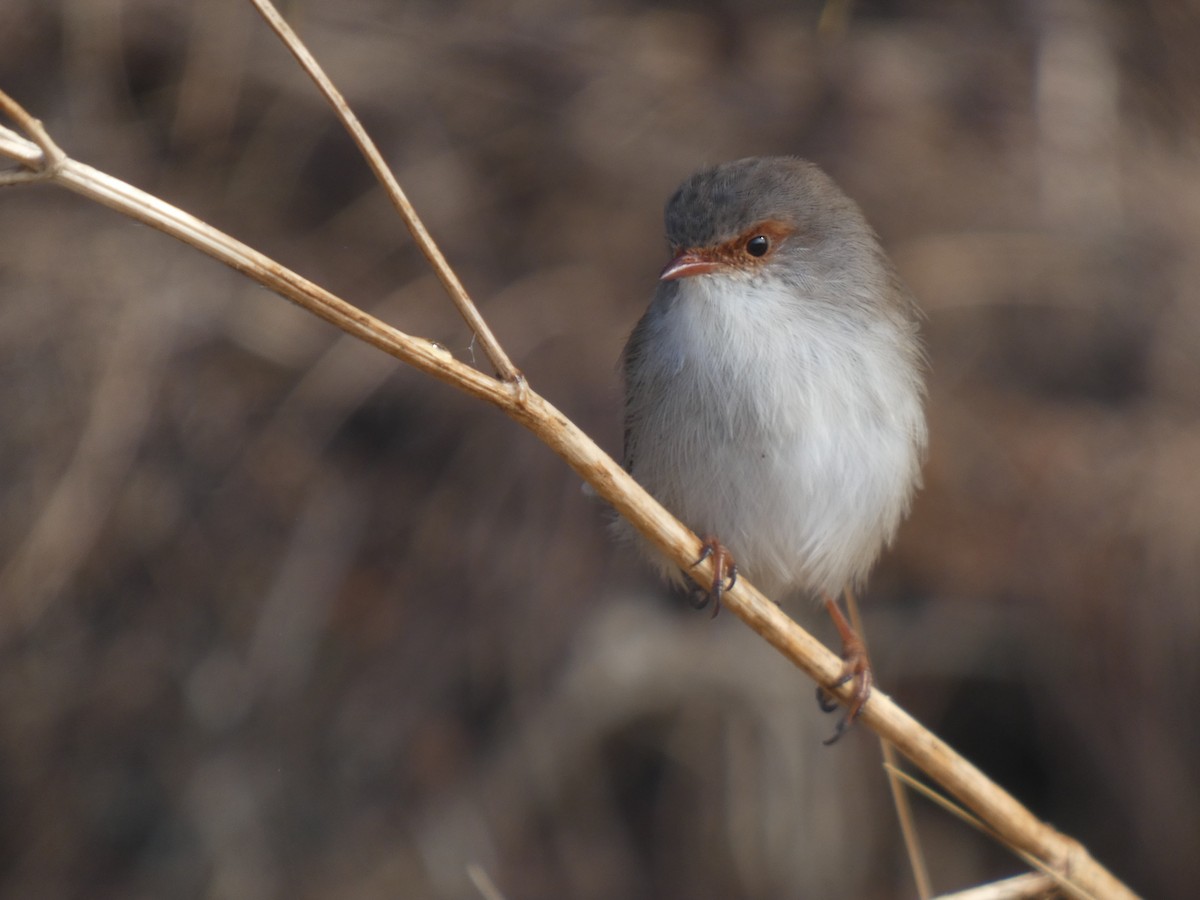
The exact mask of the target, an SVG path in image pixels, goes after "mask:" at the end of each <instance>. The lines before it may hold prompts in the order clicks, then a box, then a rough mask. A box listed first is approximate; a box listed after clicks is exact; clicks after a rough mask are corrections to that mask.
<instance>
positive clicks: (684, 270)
mask: <svg viewBox="0 0 1200 900" xmlns="http://www.w3.org/2000/svg"><path fill="white" fill-rule="evenodd" d="M719 267H720V264H719V263H718V262H717V261H716V260H714V259H712V258H711V257H709V256H707V255H706V254H705V253H704V251H703V250H684V251H683V252H681V253H678V254H676V256H675V258H674V259H673V260H671V261H670V262H669V263H667V267H666V268H665V269H663V270H662V274H661V275H659V276H658V280H659V281H674V280H675V279H677V278H690V277H692V276H693V275H707V274H708V273H710V272H715V271H716V270H717V269H718V268H719Z"/></svg>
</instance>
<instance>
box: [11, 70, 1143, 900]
mask: <svg viewBox="0 0 1200 900" xmlns="http://www.w3.org/2000/svg"><path fill="white" fill-rule="evenodd" d="M4 96H5V95H3V92H0V98H3V97H4ZM14 142H15V143H14ZM26 144H27V146H21V139H20V136H19V135H16V134H14V133H13V132H11V131H9V130H8V129H4V128H0V149H2V148H3V147H6V146H16V147H17V148H18V150H17V153H16V154H15V155H14V156H13V157H12V158H13V159H16V160H17V161H18V162H21V161H23V160H24V161H27V160H28V159H29V158H30V157H29V148H35V149H36V145H34V144H33V143H31V142H26ZM37 159H38V162H36V163H32V164H30V163H28V162H26V165H29V166H30V167H31V168H33V169H35V170H36V169H41V170H42V171H44V172H46V173H47V175H48V176H49V177H50V178H51V180H52V181H54V182H55V183H56V184H60V185H62V186H63V187H66V188H67V189H69V190H72V191H75V192H76V193H79V194H82V195H84V196H86V197H90V198H92V199H94V200H96V201H97V202H99V203H103V204H104V205H106V206H109V207H111V208H113V209H115V210H117V211H119V212H121V213H123V214H125V215H127V216H130V217H132V218H134V219H136V220H138V221H140V222H144V223H146V224H148V225H151V226H152V227H154V228H157V229H159V230H160V231H163V232H165V233H167V234H170V235H171V236H173V237H175V238H178V239H179V240H181V241H184V242H185V243H188V244H190V245H192V246H194V247H196V248H197V249H199V250H201V251H203V252H204V253H206V254H208V255H209V256H212V257H213V258H215V259H217V260H219V261H221V262H224V263H225V264H226V265H229V266H231V267H233V268H235V269H237V270H238V271H240V272H243V273H245V274H246V275H248V276H249V277H251V278H253V279H254V280H255V281H257V282H259V283H260V284H262V285H264V286H266V287H268V288H270V289H271V290H273V291H275V292H277V293H279V294H281V295H282V296H284V297H285V298H287V299H289V300H291V301H292V302H294V303H296V304H298V305H300V306H302V307H304V308H305V309H308V310H309V311H311V312H313V313H314V314H315V315H317V316H320V317H321V318H322V319H325V320H326V321H328V322H331V323H332V324H334V325H336V326H337V327H339V328H341V329H342V330H344V331H346V332H347V333H348V334H352V335H354V336H355V337H358V338H360V339H361V340H364V341H366V342H367V343H369V344H371V345H372V346H375V347H378V348H380V349H381V350H383V351H384V352H386V353H390V354H391V355H392V356H394V357H396V358H397V359H400V360H402V361H404V362H407V363H409V364H410V365H412V366H414V367H416V368H418V369H420V370H421V371H423V372H425V373H427V374H429V375H432V376H433V377H435V378H438V379H440V380H441V381H444V382H446V383H448V384H451V385H453V386H455V387H457V388H459V389H460V390H462V391H464V392H466V393H468V394H470V395H471V396H474V397H478V398H480V399H483V400H487V401H488V402H489V403H492V404H494V405H495V406H497V407H499V408H500V409H501V410H502V411H503V412H504V413H505V414H507V415H508V416H509V417H510V418H512V419H513V420H514V421H516V422H518V423H519V424H521V425H523V426H524V427H526V428H528V429H529V430H530V431H531V432H533V433H534V435H536V436H537V437H538V438H539V439H540V440H541V441H542V442H543V443H544V444H546V445H547V446H548V447H549V448H550V449H551V450H553V451H554V452H555V453H556V454H558V456H560V457H561V458H562V459H563V460H564V461H565V462H566V463H567V464H568V465H569V466H571V468H572V469H574V470H575V472H576V473H578V474H579V476H580V477H581V478H583V479H584V480H585V481H586V482H587V483H588V484H590V485H591V486H592V487H593V488H594V489H595V491H596V493H597V494H599V495H600V496H601V497H603V498H604V499H605V500H606V501H608V502H609V503H610V504H611V505H612V506H613V507H614V508H615V509H616V510H617V512H618V513H620V514H621V515H622V516H624V517H625V518H626V519H628V520H629V522H630V523H631V524H632V525H633V526H634V527H635V528H637V529H638V531H639V532H641V533H642V534H643V535H644V536H645V537H646V539H647V540H649V541H650V542H651V543H652V544H653V545H654V546H655V547H657V548H658V549H659V550H660V551H661V552H662V553H663V554H664V555H665V556H667V557H668V558H670V559H673V560H674V561H675V562H676V563H677V564H679V566H680V567H681V568H683V569H685V570H686V571H689V572H690V573H691V574H692V576H693V577H694V578H696V579H697V583H698V584H701V585H703V584H706V583H711V580H712V578H713V575H714V573H713V571H712V563H711V561H706V562H705V563H703V564H701V565H699V566H693V565H692V564H693V561H694V560H695V559H697V558H698V557H699V555H700V552H701V542H700V540H699V538H697V537H696V535H695V534H693V533H692V532H691V531H690V530H689V529H688V528H687V527H686V526H684V525H683V524H682V523H681V522H680V521H679V520H678V519H676V518H675V517H674V516H673V515H671V513H669V512H668V511H667V510H666V509H665V508H663V507H662V506H661V505H660V504H659V503H658V502H657V501H656V500H655V499H654V498H653V497H651V496H650V495H649V494H648V493H647V492H646V491H645V490H644V489H643V488H642V487H641V486H640V485H639V484H638V483H637V482H635V481H634V480H633V479H632V477H630V475H629V474H628V473H627V472H626V471H625V470H624V469H623V468H622V467H621V466H620V465H618V464H617V463H616V462H615V461H614V460H613V459H612V457H610V456H608V454H606V453H605V452H604V451H603V450H601V449H600V448H599V447H598V446H597V445H596V443H595V442H594V441H593V440H592V439H591V438H590V437H588V435H587V434H585V433H584V432H583V431H582V430H581V429H580V428H579V427H578V426H577V425H575V423H573V422H572V421H570V420H569V419H568V418H567V417H566V416H564V415H563V414H562V413H561V412H559V411H558V410H557V409H555V408H554V407H553V406H552V405H551V404H550V403H549V402H548V401H546V400H545V399H544V398H543V397H541V396H540V395H538V394H537V393H535V392H534V391H533V390H531V389H528V388H525V389H514V387H513V383H512V382H506V381H501V380H498V379H496V378H493V377H491V376H488V375H485V374H484V373H482V372H480V371H479V370H478V369H476V368H474V367H472V366H468V365H466V364H465V363H461V362H459V361H458V360H456V359H454V358H453V357H452V356H451V355H450V354H449V353H448V352H447V351H446V350H445V349H444V348H442V347H440V346H439V345H437V344H435V343H434V342H433V341H429V340H426V339H424V338H418V337H413V336H411V335H407V334H404V333H403V332H401V331H398V330H397V329H395V328H392V327H391V326H390V325H387V324H386V323H384V322H381V321H380V320H378V319H376V318H375V317H373V316H370V315H368V314H367V313H364V312H363V311H361V310H359V309H357V308H356V307H354V306H351V305H350V304H348V303H346V302H345V301H344V300H342V299H340V298H338V297H336V296H334V295H333V294H331V293H330V292H329V291H327V290H325V289H324V288H321V287H319V286H318V285H316V284H313V283H312V282H311V281H308V280H307V279H305V278H303V277H302V276H300V275H298V274H296V273H295V272H292V271H291V270H290V269H287V268H285V267H284V266H281V265H280V264H279V263H277V262H275V261H274V260H272V259H270V258H269V257H267V256H265V255H263V254H261V253H259V252H258V251H256V250H254V249H253V248H251V247H248V246H247V245H245V244H243V243H241V242H240V241H237V240H236V239H234V238H232V237H230V236H229V235H226V234H224V233H222V232H220V231H218V230H217V229H215V228H213V227H211V226H210V225H207V224H206V223H204V222H202V221H201V220H199V219H197V218H196V217H195V216H192V215H190V214H188V213H186V212H184V211H182V210H180V209H178V208H176V207H174V206H171V205H170V204H168V203H165V202H163V201H162V200H160V199H159V198H157V197H154V196H152V195H150V194H147V193H145V192H144V191H141V190H138V189H137V188H135V187H132V186H131V185H128V184H125V183H124V182H122V181H119V180H118V179H116V178H113V177H111V176H109V175H106V174H104V173H102V172H99V171H97V170H96V169H93V168H91V167H90V166H86V165H84V164H82V163H79V162H75V161H74V160H71V159H62V160H61V161H58V162H57V163H55V161H54V160H52V159H51V158H50V155H49V154H47V153H45V152H39V153H38V155H37ZM724 604H725V607H726V608H727V609H728V610H729V611H730V612H732V613H733V614H734V615H736V616H738V618H740V619H741V620H742V621H743V622H745V623H746V624H747V625H748V626H749V627H750V628H752V629H753V630H754V631H756V632H758V634H759V635H760V636H761V637H762V638H763V639H764V640H766V641H767V642H768V643H770V644H771V645H772V646H773V647H775V648H776V649H777V650H778V651H779V652H780V653H782V654H783V655H784V656H785V657H787V658H788V659H789V660H790V661H791V662H792V663H793V664H794V665H796V666H797V667H798V668H800V669H801V670H802V671H804V672H805V673H806V674H808V675H809V677H811V678H812V679H813V680H815V681H816V682H817V683H818V684H820V685H822V686H824V687H825V688H826V689H827V690H829V691H830V692H831V693H832V694H834V695H835V696H837V697H838V698H839V699H840V700H841V701H842V702H843V703H847V702H849V701H850V700H851V699H852V695H853V686H852V685H850V684H843V685H842V686H840V687H834V686H833V685H834V683H835V682H836V681H837V680H838V677H839V675H840V673H841V669H842V661H841V659H840V658H839V657H838V656H837V655H835V654H834V653H832V652H831V651H830V650H829V649H827V648H826V647H825V646H824V645H822V644H821V643H820V642H819V641H818V640H816V638H814V637H813V636H812V635H810V634H809V633H808V632H807V631H805V630H804V629H803V628H801V627H800V626H799V625H797V624H796V623H795V622H793V621H792V620H791V619H790V618H788V617H787V615H785V614H784V613H783V611H782V610H781V609H780V608H779V607H778V606H777V605H776V604H774V603H773V602H771V601H770V600H769V599H767V598H766V597H765V596H763V595H762V594H761V593H759V591H758V590H757V589H756V588H754V587H753V586H752V585H751V584H750V583H749V582H748V581H746V580H745V579H738V582H737V584H736V585H735V586H734V587H733V588H732V589H730V590H729V591H728V592H727V593H726V594H725V596H724ZM859 721H861V722H862V724H863V725H864V726H865V727H867V728H870V729H871V730H873V731H875V732H876V733H877V734H879V735H880V736H881V737H883V738H885V739H887V740H888V741H890V742H891V743H892V744H893V745H895V747H896V749H897V750H899V751H900V752H901V753H903V754H904V755H905V756H906V757H908V759H909V760H911V761H912V762H913V763H914V764H915V765H916V766H917V768H919V769H921V770H922V771H924V772H926V773H927V774H928V775H929V776H930V777H931V778H933V779H934V780H935V781H937V782H938V783H939V784H941V785H942V786H943V787H944V788H945V789H946V790H947V791H948V792H950V793H951V794H953V795H954V796H955V797H957V798H958V799H959V800H960V801H962V803H963V804H965V805H966V806H967V807H968V808H970V809H972V810H974V811H975V812H976V813H977V814H978V815H979V816H980V818H981V819H983V820H984V821H986V822H987V823H988V825H989V826H990V827H991V828H992V829H994V830H995V831H996V833H997V834H999V835H1002V836H1003V837H1004V839H1005V840H1006V841H1007V842H1009V843H1010V844H1011V845H1012V846H1014V847H1016V848H1018V849H1019V850H1020V851H1021V852H1022V853H1027V854H1029V855H1030V856H1032V857H1034V858H1036V859H1037V860H1039V861H1041V863H1042V864H1043V865H1045V866H1046V867H1047V868H1048V869H1049V870H1052V871H1053V872H1055V873H1056V875H1058V876H1059V877H1061V878H1063V879H1064V882H1065V883H1069V884H1070V886H1071V887H1070V891H1071V893H1073V895H1075V896H1083V897H1089V896H1091V897H1097V898H1131V897H1133V896H1134V894H1133V893H1132V892H1131V891H1130V890H1129V889H1128V888H1127V887H1125V885H1123V884H1122V883H1121V882H1120V881H1118V880H1117V879H1116V878H1115V877H1113V875H1112V874H1111V873H1109V872H1108V871H1107V870H1106V869H1105V868H1104V867H1103V866H1101V865H1100V864H1099V863H1098V862H1096V861H1095V860H1094V859H1092V857H1091V856H1090V855H1089V854H1088V852H1087V850H1086V849H1085V848H1084V847H1083V846H1082V845H1080V844H1079V843H1078V842H1077V841H1075V840H1073V839H1071V838H1069V837H1067V836H1066V835H1063V834H1060V833H1059V832H1058V831H1056V830H1054V829H1053V828H1051V827H1050V826H1049V825H1046V824H1045V823H1043V822H1041V821H1039V820H1038V819H1037V818H1036V817H1035V816H1034V815H1033V814H1032V813H1030V812H1029V811H1028V810H1027V809H1025V807H1023V806H1022V805H1021V804H1020V803H1018V802H1017V801H1016V800H1015V799H1014V798H1013V797H1012V796H1011V795H1009V794H1008V793H1006V792H1005V791H1004V790H1003V789H1001V788H1000V787H999V786H998V785H996V784H994V783H992V782H991V781H990V780H988V778H987V777H986V776H984V775H983V773H982V772H980V771H979V770H978V769H977V768H975V766H973V765H971V763H970V762H968V761H967V760H966V759H964V758H963V757H962V756H960V755H959V754H957V753H955V752H954V750H953V749H952V748H951V747H950V746H949V745H948V744H946V743H945V742H944V741H942V740H941V739H940V738H938V737H937V736H936V735H934V734H933V733H932V732H930V731H928V730H927V729H925V728H924V727H922V726H921V725H920V724H919V723H918V722H917V721H916V720H915V719H913V718H912V717H911V716H910V715H909V714H908V713H906V712H905V711H904V710H902V709H901V708H900V707H898V706H897V705H896V704H895V703H893V702H892V700H891V698H890V697H888V696H887V694H885V693H883V692H882V691H879V690H876V691H874V692H873V693H872V695H871V699H870V701H869V702H868V703H867V704H866V706H865V707H864V708H863V711H862V714H861V716H860V717H859Z"/></svg>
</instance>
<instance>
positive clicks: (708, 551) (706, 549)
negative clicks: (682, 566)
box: [692, 535, 737, 619]
mask: <svg viewBox="0 0 1200 900" xmlns="http://www.w3.org/2000/svg"><path fill="white" fill-rule="evenodd" d="M710 558H711V559H712V561H713V580H712V585H711V586H710V587H709V589H708V590H707V591H706V590H704V589H703V588H701V589H700V596H699V602H698V603H696V609H704V607H706V606H707V605H708V601H709V600H711V601H712V604H713V611H712V615H713V618H714V619H715V618H716V617H717V613H719V612H720V611H721V596H722V595H723V594H724V593H725V592H726V591H728V590H730V589H731V588H732V587H733V586H734V585H735V584H737V563H735V562H734V561H733V554H732V553H730V552H729V551H728V550H727V549H726V548H725V545H724V544H722V543H721V542H720V541H719V540H717V539H716V538H715V537H713V536H712V535H706V536H705V538H704V543H703V545H702V549H701V551H700V558H699V559H698V560H696V561H695V562H694V563H692V568H693V569H694V568H696V566H698V565H700V563H702V562H704V561H705V560H706V559H710Z"/></svg>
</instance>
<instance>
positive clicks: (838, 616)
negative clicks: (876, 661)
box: [817, 597, 875, 745]
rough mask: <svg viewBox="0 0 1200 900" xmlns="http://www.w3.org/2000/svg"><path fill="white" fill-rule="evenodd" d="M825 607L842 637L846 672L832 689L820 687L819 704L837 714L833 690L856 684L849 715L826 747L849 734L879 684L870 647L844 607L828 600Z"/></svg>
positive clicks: (844, 718) (827, 710)
mask: <svg viewBox="0 0 1200 900" xmlns="http://www.w3.org/2000/svg"><path fill="white" fill-rule="evenodd" d="M825 608H826V609H827V610H828V611H829V615H830V617H831V618H832V619H833V624H834V625H836V626H837V630H838V634H839V635H840V636H841V638H842V671H841V674H840V675H838V677H837V680H836V681H834V682H833V684H832V685H830V686H829V689H827V688H825V687H818V688H817V703H818V704H819V705H820V707H821V710H822V711H823V712H833V711H834V710H835V709H837V707H838V704H837V701H836V700H835V699H834V696H833V693H832V690H831V689H833V688H839V687H841V686H842V685H843V684H847V683H849V684H851V685H853V691H852V693H851V695H850V705H849V706H848V707H847V709H846V714H845V715H844V716H842V719H841V721H840V722H838V724H837V727H836V728H835V729H834V731H833V736H832V737H830V738H829V739H828V740H827V741H825V744H826V745H829V744H832V743H835V742H836V741H837V740H838V738H840V737H841V736H842V735H843V734H845V733H846V730H847V729H848V728H849V727H850V726H851V725H853V724H854V720H855V719H857V718H858V714H859V713H860V712H862V708H863V706H864V705H865V704H866V702H867V699H868V698H869V697H870V696H871V688H872V687H873V686H874V684H875V674H874V672H873V671H872V670H871V660H870V658H869V657H868V656H867V645H866V644H865V643H863V639H862V638H861V637H859V635H858V632H857V631H855V630H854V629H853V628H852V627H851V626H850V623H849V622H848V621H847V620H846V617H845V615H844V614H843V613H842V610H841V608H840V607H839V606H838V605H837V601H835V600H833V599H831V598H829V597H826V598H825Z"/></svg>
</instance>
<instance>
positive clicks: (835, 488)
mask: <svg viewBox="0 0 1200 900" xmlns="http://www.w3.org/2000/svg"><path fill="white" fill-rule="evenodd" d="M836 287H837V286H836V285H835V286H834V289H836ZM842 289H843V290H844V289H845V288H844V287H843V288H842ZM859 312H860V313H861V310H859ZM868 322H869V324H868ZM906 328H907V329H911V323H908V322H906V321H905V320H903V319H902V318H887V317H883V316H879V315H875V316H873V317H867V318H866V319H864V318H862V317H861V316H859V317H858V318H856V317H855V314H854V311H853V309H848V308H847V306H846V304H845V303H843V304H841V305H840V306H839V305H835V304H833V303H824V302H819V301H813V300H812V298H810V299H809V300H805V301H799V300H798V298H797V297H796V296H795V294H794V293H791V292H789V291H786V290H781V289H780V288H778V287H772V286H771V284H770V283H763V282H762V281H761V280H760V281H751V280H749V279H744V280H734V279H732V278H720V279H718V278H712V277H699V278H689V279H686V280H683V281H681V282H680V283H679V289H678V290H677V291H676V292H675V293H674V294H673V295H665V296H661V297H659V298H658V299H656V301H655V303H654V304H652V305H651V308H650V310H649V311H648V313H647V316H646V318H645V319H644V320H643V322H642V323H641V324H640V325H639V329H645V330H644V332H643V334H642V341H643V344H642V347H643V350H642V352H641V353H640V354H639V360H640V361H641V362H640V364H639V366H638V369H637V371H635V372H632V373H630V380H631V391H630V401H629V417H628V424H629V431H630V433H629V437H628V453H629V457H630V459H631V460H632V467H633V475H634V477H635V478H637V480H638V481H639V482H641V483H642V484H643V485H644V486H645V487H646V488H647V489H648V490H649V491H650V492H651V493H652V494H654V495H655V496H656V497H657V498H658V499H659V500H660V501H661V502H662V503H663V504H664V505H665V506H667V508H668V509H671V510H672V511H673V512H675V513H676V514H677V515H679V516H680V518H681V519H682V520H683V521H684V522H685V523H687V524H688V525H689V526H690V527H691V528H692V529H693V530H694V531H696V532H697V533H699V534H701V535H711V536H714V537H716V538H718V539H719V540H720V541H721V542H722V543H723V544H724V545H725V546H726V547H728V548H729V550H730V551H731V552H732V554H733V556H734V558H735V559H736V560H737V564H738V568H739V570H740V571H741V572H742V573H743V574H744V575H745V576H746V577H748V578H749V579H750V580H751V581H752V582H753V583H754V584H755V585H756V586H757V587H759V588H760V589H761V590H763V591H764V592H765V593H767V594H768V595H770V596H773V597H775V598H776V599H781V598H782V596H783V595H785V594H787V593H790V592H793V591H797V590H800V591H806V592H812V593H828V594H836V593H837V592H839V591H840V590H841V589H842V588H844V587H846V586H849V585H852V584H855V583H857V582H860V581H861V580H862V579H863V578H864V577H865V576H866V574H867V572H868V570H869V569H870V567H871V565H872V564H873V563H874V561H875V559H876V557H877V556H878V554H879V551H880V550H881V548H882V547H883V546H884V544H886V543H887V542H888V541H890V540H891V538H892V536H893V535H894V534H895V531H896V527H897V526H898V524H899V522H900V519H901V518H902V516H903V515H904V513H905V511H906V508H907V506H908V503H909V500H910V498H911V496H912V492H913V490H914V489H915V487H916V486H917V482H918V480H919V465H920V457H921V454H922V451H923V448H924V444H925V423H924V415H923V412H922V408H921V388H920V383H921V381H920V372H919V370H918V365H919V363H918V360H917V358H916V355H915V354H914V353H912V352H911V351H910V352H907V353H906V352H904V351H903V350H902V349H901V348H900V344H899V343H898V341H897V337H898V330H903V329H906ZM660 565H661V566H662V567H663V568H664V571H666V572H667V573H668V574H671V575H676V574H677V572H676V570H675V567H674V566H673V565H671V564H668V563H666V562H665V561H661V560H660Z"/></svg>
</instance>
